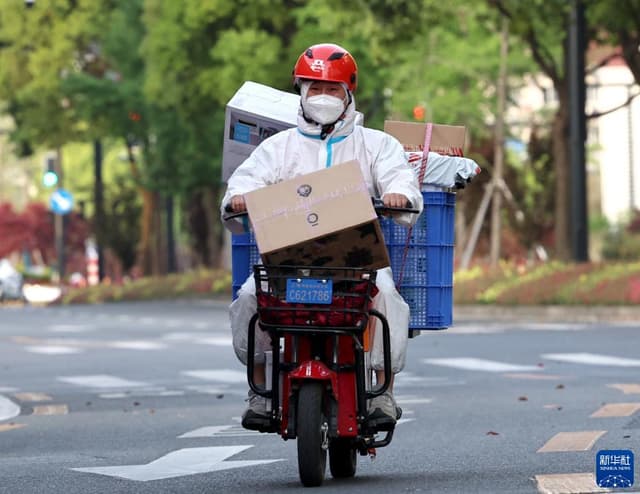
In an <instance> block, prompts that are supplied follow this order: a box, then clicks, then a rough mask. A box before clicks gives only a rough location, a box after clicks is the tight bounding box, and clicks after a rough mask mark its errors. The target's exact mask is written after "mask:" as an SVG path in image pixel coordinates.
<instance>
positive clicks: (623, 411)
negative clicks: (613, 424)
mask: <svg viewBox="0 0 640 494" xmlns="http://www.w3.org/2000/svg"><path fill="white" fill-rule="evenodd" d="M638 410H640V403H607V404H606V405H604V406H602V407H600V408H599V409H598V410H597V411H595V412H593V413H592V414H591V417H629V416H631V415H633V414H634V413H636V412H637V411H638Z"/></svg>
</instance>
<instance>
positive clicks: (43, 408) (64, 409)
mask: <svg viewBox="0 0 640 494" xmlns="http://www.w3.org/2000/svg"><path fill="white" fill-rule="evenodd" d="M68 413H69V407H68V406H67V405H37V406H35V407H33V415H67V414H68Z"/></svg>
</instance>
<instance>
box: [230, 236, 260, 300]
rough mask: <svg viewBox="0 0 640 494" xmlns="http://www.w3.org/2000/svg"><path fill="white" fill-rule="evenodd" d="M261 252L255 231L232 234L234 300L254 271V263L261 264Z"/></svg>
mask: <svg viewBox="0 0 640 494" xmlns="http://www.w3.org/2000/svg"><path fill="white" fill-rule="evenodd" d="M260 262H261V261H260V253H259V252H258V246H257V245H256V239H255V237H254V236H253V232H250V233H240V234H237V233H234V234H232V235H231V294H232V296H233V300H235V299H236V298H237V297H238V290H239V289H240V287H241V286H242V284H243V283H244V282H245V281H246V280H247V278H248V277H249V275H250V274H251V272H252V269H253V265H254V264H260Z"/></svg>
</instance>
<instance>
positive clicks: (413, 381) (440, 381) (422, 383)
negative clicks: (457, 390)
mask: <svg viewBox="0 0 640 494" xmlns="http://www.w3.org/2000/svg"><path fill="white" fill-rule="evenodd" d="M461 384H466V381H462V380H460V379H458V380H453V379H450V378H448V377H430V376H416V375H415V374H412V373H411V372H401V373H400V374H396V377H395V379H394V381H393V385H394V386H395V387H398V386H399V387H409V386H411V387H415V386H419V387H434V386H454V385H461Z"/></svg>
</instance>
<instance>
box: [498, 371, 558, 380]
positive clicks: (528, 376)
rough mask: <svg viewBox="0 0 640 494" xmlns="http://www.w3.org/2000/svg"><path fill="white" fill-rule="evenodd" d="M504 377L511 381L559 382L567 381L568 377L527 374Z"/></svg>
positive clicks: (506, 375) (505, 375) (521, 373)
mask: <svg viewBox="0 0 640 494" xmlns="http://www.w3.org/2000/svg"><path fill="white" fill-rule="evenodd" d="M503 376H504V377H509V378H511V379H534V380H548V381H557V380H558V379H567V376H558V375H555V374H527V373H526V372H520V373H517V374H503Z"/></svg>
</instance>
